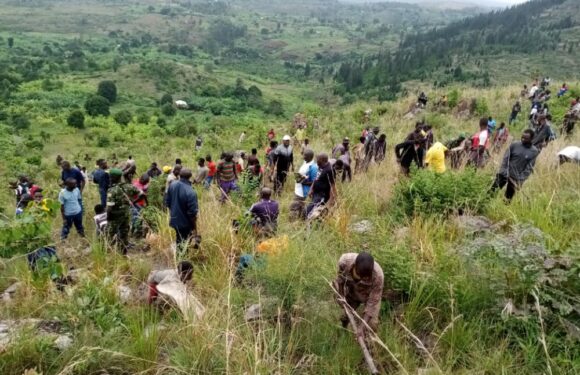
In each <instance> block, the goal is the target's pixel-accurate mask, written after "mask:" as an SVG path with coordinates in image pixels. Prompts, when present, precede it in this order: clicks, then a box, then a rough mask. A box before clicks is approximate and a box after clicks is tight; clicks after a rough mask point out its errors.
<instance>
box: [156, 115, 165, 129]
mask: <svg viewBox="0 0 580 375" xmlns="http://www.w3.org/2000/svg"><path fill="white" fill-rule="evenodd" d="M156 124H157V126H160V127H164V126H166V125H167V121H165V119H164V118H163V117H158V118H157V122H156Z"/></svg>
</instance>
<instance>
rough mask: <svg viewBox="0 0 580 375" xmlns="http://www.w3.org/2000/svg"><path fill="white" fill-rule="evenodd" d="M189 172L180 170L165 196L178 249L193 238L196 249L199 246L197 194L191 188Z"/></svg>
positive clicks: (190, 174)
mask: <svg viewBox="0 0 580 375" xmlns="http://www.w3.org/2000/svg"><path fill="white" fill-rule="evenodd" d="M191 176H192V173H191V170H189V169H186V168H184V169H182V170H181V172H180V173H179V180H178V181H175V182H173V183H172V184H171V185H169V189H168V190H167V194H166V195H165V205H166V206H167V207H168V208H169V211H170V221H169V225H170V226H171V227H172V228H173V229H174V230H175V234H176V241H175V242H176V245H177V248H178V249H179V248H180V247H183V245H185V248H187V244H188V243H189V240H190V238H191V237H192V236H195V240H196V247H197V246H198V245H199V237H198V236H197V212H198V202H197V193H196V192H195V190H194V189H193V188H192V186H191V181H190V180H191Z"/></svg>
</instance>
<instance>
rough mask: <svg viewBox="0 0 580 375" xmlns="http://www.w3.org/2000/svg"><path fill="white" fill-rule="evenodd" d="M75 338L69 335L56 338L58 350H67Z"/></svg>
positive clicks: (55, 342) (55, 343)
mask: <svg viewBox="0 0 580 375" xmlns="http://www.w3.org/2000/svg"><path fill="white" fill-rule="evenodd" d="M72 343H73V339H72V338H71V337H70V336H68V335H60V336H58V337H57V338H56V339H55V340H54V345H55V346H56V347H57V349H58V350H67V349H68V348H70V347H71V345H72Z"/></svg>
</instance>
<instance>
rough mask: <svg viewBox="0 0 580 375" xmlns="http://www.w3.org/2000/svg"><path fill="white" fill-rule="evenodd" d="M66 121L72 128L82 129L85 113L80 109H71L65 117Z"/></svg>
mask: <svg viewBox="0 0 580 375" xmlns="http://www.w3.org/2000/svg"><path fill="white" fill-rule="evenodd" d="M66 122H67V124H68V126H72V127H73V128H77V129H83V128H84V127H85V115H84V113H83V112H82V111H79V110H76V111H72V112H71V113H70V114H69V115H68V117H67V119H66Z"/></svg>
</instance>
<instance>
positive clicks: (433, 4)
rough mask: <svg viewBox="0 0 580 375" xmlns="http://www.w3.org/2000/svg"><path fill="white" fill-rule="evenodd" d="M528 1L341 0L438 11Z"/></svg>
mask: <svg viewBox="0 0 580 375" xmlns="http://www.w3.org/2000/svg"><path fill="white" fill-rule="evenodd" d="M525 1H526V0H490V1H485V2H482V1H477V0H441V1H438V0H339V2H341V3H351V4H365V3H393V2H399V3H410V4H418V5H420V6H425V7H429V8H437V9H466V8H473V7H477V8H481V9H490V8H503V7H506V6H510V5H514V4H517V3H522V2H525Z"/></svg>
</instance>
